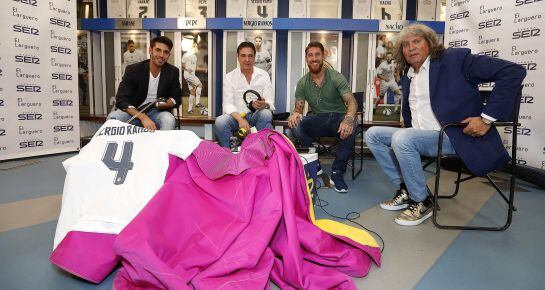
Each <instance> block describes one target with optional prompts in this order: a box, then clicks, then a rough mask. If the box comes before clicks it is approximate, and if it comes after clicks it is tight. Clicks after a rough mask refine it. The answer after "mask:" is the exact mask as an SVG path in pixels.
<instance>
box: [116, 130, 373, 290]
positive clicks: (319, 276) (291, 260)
mask: <svg viewBox="0 0 545 290" xmlns="http://www.w3.org/2000/svg"><path fill="white" fill-rule="evenodd" d="M170 161H171V164H170V168H172V169H173V170H172V171H170V172H169V174H167V178H166V182H165V184H164V186H163V187H162V188H161V190H160V191H159V192H158V193H157V194H156V195H155V196H154V197H153V199H152V200H151V201H150V202H149V203H148V204H147V205H146V207H145V208H144V209H143V210H142V211H141V212H140V213H139V214H138V216H137V217H136V218H135V219H134V220H133V221H132V222H131V223H130V224H129V225H128V226H127V227H126V228H125V229H124V230H123V231H122V232H121V233H120V234H119V236H118V237H117V239H116V242H115V245H114V248H115V252H116V254H117V255H118V256H119V257H120V258H121V260H122V263H123V267H122V269H120V271H119V272H118V274H117V276H116V278H115V281H114V288H115V289H118V290H120V289H135V288H137V289H155V288H167V289H193V288H197V289H220V288H221V289H268V287H269V286H268V285H269V282H268V281H269V278H270V279H272V280H273V281H274V282H275V283H276V284H277V285H279V286H280V287H281V288H282V289H295V288H297V289H301V288H304V289H356V287H355V285H354V283H353V281H352V279H351V278H350V277H348V276H347V275H351V276H358V277H361V276H365V275H366V274H367V273H368V271H369V268H370V267H371V262H372V261H374V262H375V263H377V264H378V265H380V251H379V249H378V248H374V247H368V246H363V245H359V244H357V243H354V242H352V241H350V240H348V239H344V238H340V237H334V236H332V235H329V234H327V233H325V232H323V231H322V230H320V229H319V228H317V227H316V226H315V225H313V224H312V223H311V220H310V216H309V210H308V209H309V204H310V200H309V199H308V195H307V194H306V191H305V190H306V183H305V177H304V176H305V175H304V172H303V166H302V164H301V161H300V159H299V156H298V155H297V152H296V151H295V150H294V149H293V147H292V146H291V145H290V144H289V143H288V141H287V140H286V139H284V137H282V136H281V135H279V134H278V133H275V132H274V131H270V130H263V131H260V132H259V133H258V134H252V135H250V136H249V137H248V138H247V140H246V141H245V142H244V143H243V149H242V150H241V153H239V154H236V155H233V154H232V153H230V152H229V151H227V150H225V149H223V148H220V147H219V146H217V145H215V144H213V143H210V142H201V144H200V145H199V147H198V148H197V149H196V150H195V151H194V152H193V154H192V156H190V157H189V158H188V159H187V160H186V161H183V160H181V159H176V158H171V159H170Z"/></svg>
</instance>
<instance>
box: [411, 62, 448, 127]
mask: <svg viewBox="0 0 545 290" xmlns="http://www.w3.org/2000/svg"><path fill="white" fill-rule="evenodd" d="M407 77H409V79H410V80H411V86H410V89H409V108H410V109H411V116H412V118H411V119H412V126H413V128H415V129H420V130H435V131H439V130H441V125H439V122H438V121H437V118H436V117H435V114H434V113H433V110H432V109H431V101H430V57H429V56H428V58H426V61H424V63H423V64H422V66H420V70H419V71H418V73H415V71H414V69H413V68H412V67H411V68H410V69H409V71H408V72H407Z"/></svg>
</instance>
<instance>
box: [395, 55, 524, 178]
mask: <svg viewBox="0 0 545 290" xmlns="http://www.w3.org/2000/svg"><path fill="white" fill-rule="evenodd" d="M525 76H526V70H525V69H524V68H523V67H522V66H520V65H518V64H515V63H512V62H509V61H506V60H501V59H498V58H492V57H488V56H483V55H474V54H471V50H469V49H466V48H450V49H447V50H445V51H444V52H443V54H442V55H441V56H440V57H439V58H438V59H435V60H431V62H430V73H429V77H430V101H431V108H432V110H433V112H434V114H435V117H436V118H437V120H438V121H439V123H440V125H441V126H444V125H446V124H449V123H455V122H461V121H462V120H464V119H465V118H467V117H477V116H480V115H481V113H485V114H486V115H488V116H490V117H493V118H496V119H498V121H513V119H514V118H515V116H514V106H515V103H516V101H517V100H516V99H517V94H518V91H519V89H520V86H521V84H522V80H523V79H524V77H525ZM401 82H402V85H403V88H404V89H403V110H402V115H403V120H404V123H405V127H406V128H408V127H411V126H412V125H411V111H410V108H409V87H410V83H411V81H410V80H409V78H408V77H407V75H406V74H405V75H403V77H402V80H401ZM486 82H495V85H494V89H493V90H492V93H491V95H490V98H489V100H488V103H487V104H486V107H485V106H484V105H483V103H482V100H481V96H480V94H479V90H478V86H477V85H478V84H480V83H486ZM462 130H463V128H449V129H447V131H446V133H447V135H448V137H449V139H450V142H451V143H452V145H453V146H454V149H455V150H456V153H457V154H458V155H459V156H460V158H462V160H463V161H464V163H465V165H466V166H467V168H468V169H469V170H471V172H473V173H474V174H477V175H483V174H486V173H488V172H490V171H493V170H496V169H499V168H501V167H502V166H504V165H505V163H506V162H507V161H509V160H510V157H509V154H508V153H507V150H505V147H504V146H503V144H502V142H501V139H500V136H499V134H498V131H497V130H496V129H495V128H494V127H492V128H491V129H490V130H489V131H488V133H487V134H486V135H484V136H482V137H471V136H469V135H466V134H464V133H463V132H462Z"/></svg>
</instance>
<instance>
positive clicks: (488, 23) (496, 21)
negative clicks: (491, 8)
mask: <svg viewBox="0 0 545 290" xmlns="http://www.w3.org/2000/svg"><path fill="white" fill-rule="evenodd" d="M496 26H501V19H491V20H486V21H482V22H479V29H485V28H490V27H496Z"/></svg>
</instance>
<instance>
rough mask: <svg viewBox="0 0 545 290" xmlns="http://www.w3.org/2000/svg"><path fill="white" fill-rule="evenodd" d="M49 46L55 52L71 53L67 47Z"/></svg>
mask: <svg viewBox="0 0 545 290" xmlns="http://www.w3.org/2000/svg"><path fill="white" fill-rule="evenodd" d="M50 48H51V52H56V53H60V54H72V49H70V48H68V47H63V46H56V45H52V46H51V47H50Z"/></svg>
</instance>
